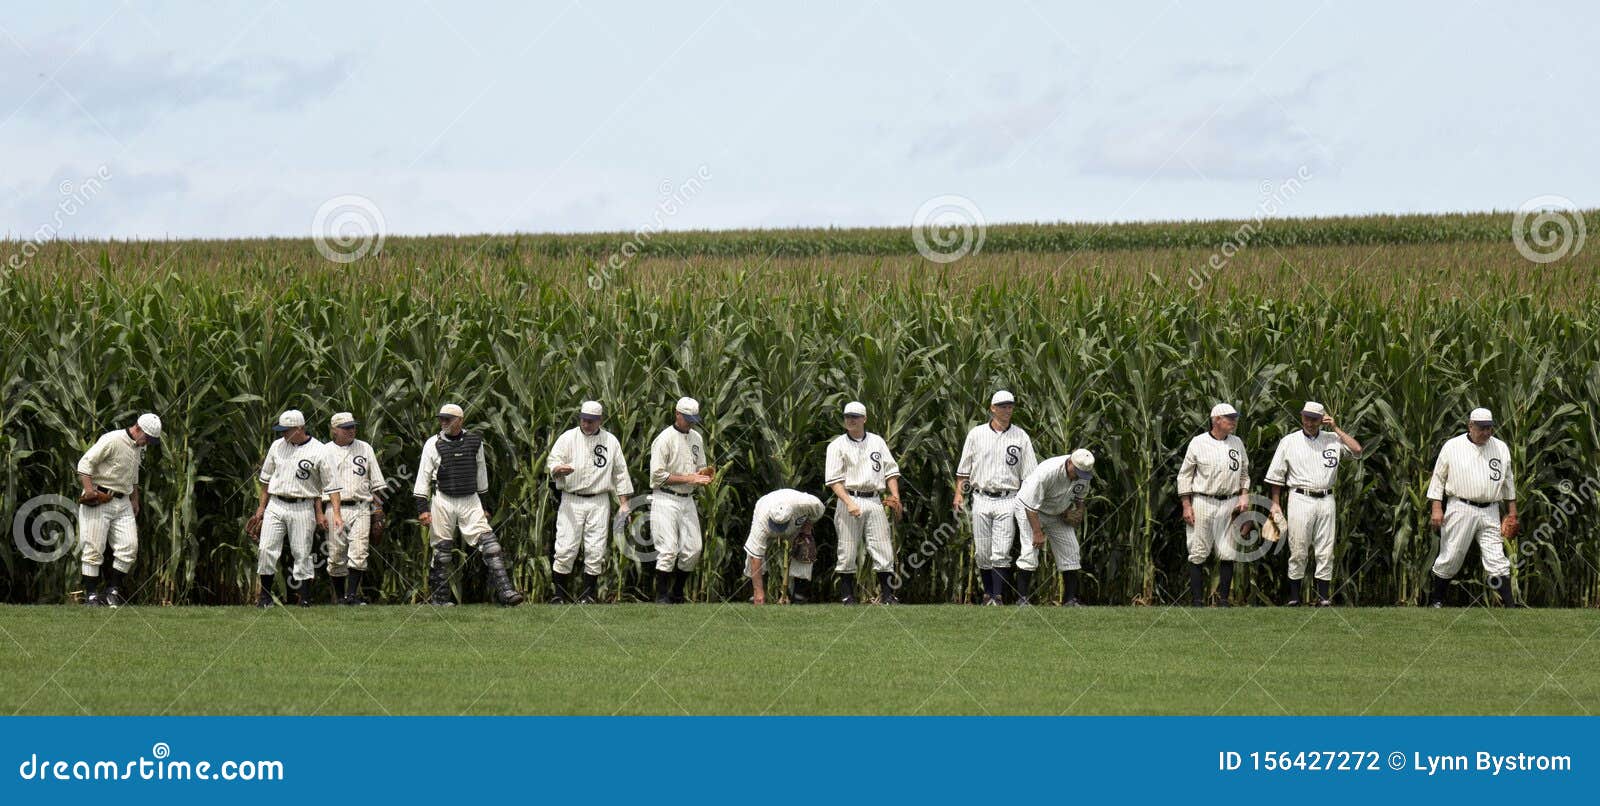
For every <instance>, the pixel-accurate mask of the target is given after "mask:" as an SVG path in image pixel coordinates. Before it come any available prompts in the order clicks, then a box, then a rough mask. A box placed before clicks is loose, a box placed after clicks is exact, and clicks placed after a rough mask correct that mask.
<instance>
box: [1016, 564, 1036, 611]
mask: <svg viewBox="0 0 1600 806" xmlns="http://www.w3.org/2000/svg"><path fill="white" fill-rule="evenodd" d="M1016 575H1017V604H1019V605H1023V604H1027V603H1028V594H1029V593H1030V592H1031V590H1032V588H1033V572H1032V571H1029V570H1028V569H1026V568H1018V569H1017V570H1016Z"/></svg>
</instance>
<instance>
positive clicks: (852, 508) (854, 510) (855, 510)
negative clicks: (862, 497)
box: [844, 499, 861, 518]
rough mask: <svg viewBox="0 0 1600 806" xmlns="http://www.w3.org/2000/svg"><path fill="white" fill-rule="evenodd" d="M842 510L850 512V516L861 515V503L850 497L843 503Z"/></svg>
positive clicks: (857, 516) (856, 516)
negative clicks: (847, 501)
mask: <svg viewBox="0 0 1600 806" xmlns="http://www.w3.org/2000/svg"><path fill="white" fill-rule="evenodd" d="M844 511H845V512H848V513H850V517H852V518H859V517H861V505H860V504H857V503H856V502H855V500H854V499H851V501H850V503H848V504H845V505H844Z"/></svg>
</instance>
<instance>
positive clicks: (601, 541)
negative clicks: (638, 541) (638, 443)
mask: <svg viewBox="0 0 1600 806" xmlns="http://www.w3.org/2000/svg"><path fill="white" fill-rule="evenodd" d="M604 421H605V408H604V407H602V406H601V405H600V403H599V401H595V400H587V401H584V403H583V405H582V406H580V407H579V408H578V427H577V428H571V429H568V430H567V431H566V433H563V434H562V435H561V436H560V437H558V438H557V439H556V444H555V447H552V448H551V449H550V458H549V459H548V460H547V461H546V462H545V469H546V470H547V471H548V472H549V473H550V475H552V476H555V477H556V488H557V489H559V490H560V491H561V506H560V507H559V508H558V509H557V510H556V558H555V561H554V562H553V563H552V564H551V571H552V573H553V575H554V577H555V593H554V595H552V596H551V597H550V602H551V603H552V604H565V603H566V601H567V577H568V576H569V575H570V574H571V573H572V565H573V562H574V561H575V560H576V559H577V558H578V546H579V542H580V541H582V545H583V592H582V593H581V594H579V595H578V603H579V604H594V603H595V602H596V601H598V597H599V595H600V572H601V571H603V570H605V562H606V536H607V535H608V534H609V531H610V529H611V494H612V493H616V495H617V501H618V505H619V506H621V507H622V508H623V509H624V510H626V509H627V508H628V496H630V495H633V481H632V480H631V479H629V478H628V462H627V460H626V459H624V458H623V456H622V445H621V443H619V442H618V441H617V438H616V436H615V435H614V434H612V433H611V432H610V431H607V430H605V429H604V428H602V427H601V425H602V423H604Z"/></svg>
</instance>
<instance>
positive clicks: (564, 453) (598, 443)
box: [545, 428, 699, 576]
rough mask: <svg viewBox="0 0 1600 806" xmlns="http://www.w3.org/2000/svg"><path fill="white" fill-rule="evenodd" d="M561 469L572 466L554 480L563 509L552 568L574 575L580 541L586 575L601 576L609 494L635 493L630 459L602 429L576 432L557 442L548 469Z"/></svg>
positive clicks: (558, 512) (558, 511) (558, 517)
mask: <svg viewBox="0 0 1600 806" xmlns="http://www.w3.org/2000/svg"><path fill="white" fill-rule="evenodd" d="M561 465H570V466H571V467H572V472H571V473H569V474H567V475H566V476H564V477H561V478H557V479H556V489H558V490H560V491H561V505H560V506H559V507H558V508H557V509H556V556H555V561H554V562H553V563H552V565H551V568H552V569H553V570H554V571H555V572H556V573H557V574H570V573H572V566H573V564H574V563H575V562H576V561H577V559H578V548H579V543H580V541H581V543H582V547H583V572H584V573H585V574H588V575H590V576H599V575H600V572H601V571H603V570H605V563H606V539H607V537H608V535H609V534H610V531H611V495H612V493H615V494H617V495H619V496H629V495H633V480H632V479H630V478H629V477H628V461H627V459H626V458H624V457H623V455H622V444H621V443H620V442H618V441H617V437H616V435H614V434H612V433H611V432H610V431H607V430H605V429H604V428H601V429H599V430H597V431H595V433H594V434H593V435H589V434H585V433H583V429H582V428H572V429H569V430H567V431H566V432H565V433H563V434H562V435H561V436H560V437H557V438H556V444H555V446H554V447H552V448H551V449H550V458H549V460H548V461H547V462H545V471H546V472H554V471H555V469H556V468H557V467H560V466H561ZM696 469H697V470H698V469H699V468H698V467H697V468H696ZM697 525H698V523H697Z"/></svg>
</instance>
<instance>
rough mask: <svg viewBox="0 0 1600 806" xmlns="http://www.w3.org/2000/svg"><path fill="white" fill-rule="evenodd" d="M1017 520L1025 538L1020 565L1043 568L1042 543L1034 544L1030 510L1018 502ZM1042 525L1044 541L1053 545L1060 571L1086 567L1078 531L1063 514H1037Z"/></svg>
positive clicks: (1022, 567) (1051, 546) (1018, 564)
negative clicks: (1039, 544) (1029, 518)
mask: <svg viewBox="0 0 1600 806" xmlns="http://www.w3.org/2000/svg"><path fill="white" fill-rule="evenodd" d="M1015 514H1016V517H1015V520H1016V525H1017V531H1018V532H1019V533H1020V534H1021V537H1022V550H1021V551H1020V552H1018V553H1017V567H1018V568H1021V569H1022V570H1024V571H1032V570H1035V569H1037V568H1038V567H1039V549H1040V548H1041V547H1040V546H1035V545H1033V524H1031V523H1029V522H1028V510H1027V508H1026V507H1024V506H1023V505H1022V502H1020V501H1018V502H1016V509H1015ZM1035 514H1037V515H1038V517H1039V526H1040V527H1042V528H1043V529H1044V540H1045V542H1046V543H1049V544H1050V554H1051V556H1053V557H1055V558H1056V570H1057V571H1076V570H1078V569H1080V568H1082V567H1083V564H1082V561H1081V560H1080V559H1079V558H1078V530H1077V529H1074V528H1072V527H1071V526H1069V525H1068V524H1067V521H1066V520H1065V519H1064V518H1062V517H1061V516H1060V515H1046V514H1044V513H1043V512H1039V513H1035Z"/></svg>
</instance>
